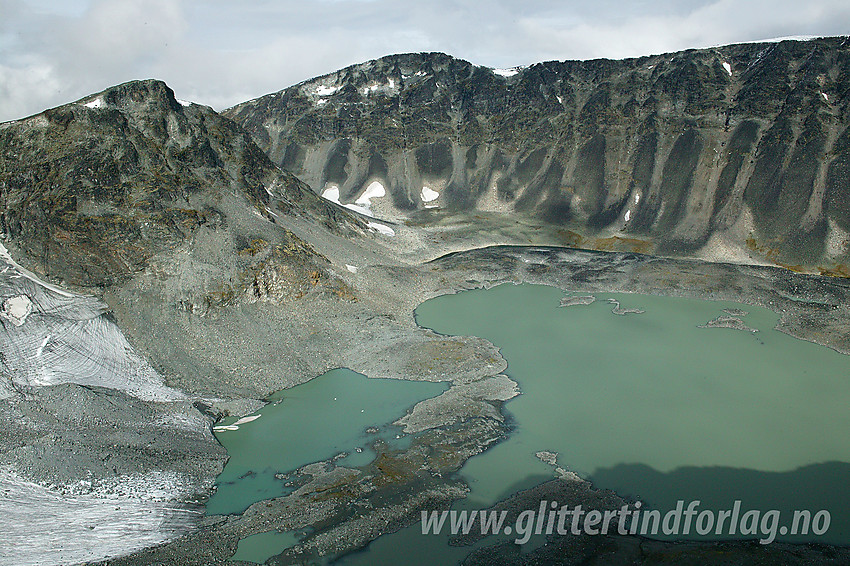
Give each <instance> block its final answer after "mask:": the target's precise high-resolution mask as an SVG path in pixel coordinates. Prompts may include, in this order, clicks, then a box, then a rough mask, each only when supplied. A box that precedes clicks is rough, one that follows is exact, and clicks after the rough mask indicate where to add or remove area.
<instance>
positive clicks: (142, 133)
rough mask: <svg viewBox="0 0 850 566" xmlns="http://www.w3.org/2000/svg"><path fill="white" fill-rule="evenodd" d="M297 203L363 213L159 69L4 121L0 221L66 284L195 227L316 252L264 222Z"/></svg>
mask: <svg viewBox="0 0 850 566" xmlns="http://www.w3.org/2000/svg"><path fill="white" fill-rule="evenodd" d="M251 211H253V214H252V213H251ZM299 214H300V215H307V216H309V217H310V218H311V220H318V222H319V223H322V224H324V225H325V226H326V227H328V228H331V229H333V230H335V231H346V230H350V229H352V228H353V227H355V226H357V225H359V221H357V220H356V219H354V218H353V217H351V216H350V215H348V214H346V213H344V212H341V211H339V210H338V209H337V208H335V207H333V206H332V205H330V204H328V203H326V202H325V201H323V200H322V199H320V198H318V197H317V196H316V195H314V194H313V193H312V192H311V191H310V190H309V189H308V188H307V187H306V186H305V185H304V184H303V183H302V182H300V181H299V180H298V179H296V178H295V177H294V176H292V175H291V174H290V173H288V172H285V171H281V170H280V169H279V168H278V167H276V166H275V165H274V164H272V162H271V161H269V159H268V157H266V155H265V154H264V153H263V152H262V151H261V150H260V149H259V148H258V147H257V146H256V145H255V144H254V142H253V141H252V140H251V138H250V136H248V135H247V134H246V133H245V132H244V131H243V130H242V129H241V128H240V127H239V126H237V125H236V124H234V123H233V122H231V121H230V120H227V119H226V118H223V117H221V116H220V115H219V114H217V113H215V112H214V111H213V110H212V109H210V108H207V107H204V106H199V105H196V104H190V103H185V102H180V101H178V100H177V99H175V97H174V93H173V92H172V91H171V89H170V88H168V87H167V86H166V85H165V84H164V83H162V82H159V81H154V80H148V81H136V82H131V83H126V84H122V85H119V86H116V87H113V88H110V89H107V90H106V91H103V92H102V93H100V94H96V95H92V96H89V97H87V98H84V99H82V100H81V101H79V102H77V103H73V104H68V105H65V106H61V107H59V108H54V109H52V110H47V111H45V112H43V113H41V114H38V115H36V116H33V117H31V118H27V119H24V120H19V121H15V122H8V123H4V124H2V125H0V231H2V232H3V234H4V235H5V238H6V239H7V240H8V241H10V242H11V243H12V244H14V245H15V246H17V247H18V248H19V249H20V251H22V252H23V254H24V256H25V257H26V258H27V259H28V260H29V262H30V264H31V266H32V267H33V268H34V269H35V270H36V271H38V272H40V273H42V274H46V275H48V276H51V277H54V278H58V279H62V280H64V281H65V282H66V283H69V284H73V285H77V286H82V287H91V286H107V285H110V284H113V283H120V282H121V281H123V280H125V279H126V278H127V277H129V276H131V275H132V274H133V273H136V272H138V271H140V270H142V269H144V267H145V266H146V265H147V264H148V262H149V261H150V260H151V258H152V257H154V256H156V255H157V254H159V253H162V252H173V251H174V250H176V249H177V248H178V247H179V246H181V245H183V244H186V245H189V244H190V243H191V242H192V240H193V236H194V235H195V234H196V233H197V230H198V229H199V228H200V227H206V228H207V229H210V230H219V231H222V232H227V233H228V234H229V235H228V237H227V238H226V240H227V241H228V242H229V244H228V246H230V245H232V247H233V252H234V255H236V256H237V257H239V256H238V254H237V252H239V250H240V249H242V248H245V249H247V248H248V247H250V243H249V242H250V241H251V240H257V239H261V238H264V241H266V242H267V243H268V246H266V247H267V248H268V249H269V250H270V249H273V248H274V247H275V246H277V245H280V246H283V248H284V249H289V248H291V249H298V250H300V251H301V252H303V253H302V254H301V255H302V256H303V257H302V259H303V260H304V261H305V262H307V263H312V262H313V260H314V259H315V255H316V254H314V253H312V252H309V246H308V245H306V244H304V243H303V242H301V241H300V240H298V239H297V238H296V237H295V236H294V235H293V234H291V233H287V231H285V230H281V229H278V230H274V231H270V230H269V229H268V228H267V227H265V225H267V224H270V222H269V221H271V222H274V221H275V216H276V215H290V216H293V215H299ZM242 216H245V217H246V218H247V219H248V220H240V221H239V222H232V221H231V220H232V219H233V218H232V217H240V218H241V217H242ZM252 224H256V225H257V226H256V227H254V226H252ZM267 233H268V234H270V235H267V236H264V237H263V236H262V235H263V234H267ZM254 247H256V246H254ZM265 253H266V255H268V254H269V253H271V252H269V251H268V250H266V252H265ZM243 255H245V254H243ZM260 255H263V254H260ZM250 256H251V257H255V256H256V254H250ZM246 269H247V267H246Z"/></svg>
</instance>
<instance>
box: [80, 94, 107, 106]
mask: <svg viewBox="0 0 850 566" xmlns="http://www.w3.org/2000/svg"><path fill="white" fill-rule="evenodd" d="M83 106H85V107H86V108H103V107H104V106H106V103H105V102H104V101H103V98H102V97H100V96H98V97H97V98H95V99H94V100H92V101H91V102H86V103H85V104H83Z"/></svg>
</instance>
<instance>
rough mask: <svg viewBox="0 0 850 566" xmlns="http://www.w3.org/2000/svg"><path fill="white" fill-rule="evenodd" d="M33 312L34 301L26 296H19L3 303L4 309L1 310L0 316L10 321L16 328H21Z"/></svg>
mask: <svg viewBox="0 0 850 566" xmlns="http://www.w3.org/2000/svg"><path fill="white" fill-rule="evenodd" d="M31 312H32V301H31V300H30V298H29V297H27V296H26V295H17V296H15V297H9V298H8V299H6V300H5V301H3V308H2V310H0V316H2V317H3V318H5V319H7V320H9V321H10V322H11V323H12V324H14V325H15V326H21V325H23V324H24V322H26V320H27V317H28V316H29V315H30V313H31Z"/></svg>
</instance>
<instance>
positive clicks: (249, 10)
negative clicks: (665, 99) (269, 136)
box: [0, 0, 850, 121]
mask: <svg viewBox="0 0 850 566" xmlns="http://www.w3.org/2000/svg"><path fill="white" fill-rule="evenodd" d="M848 33H850V2H848V1H847V0H808V1H801V0H772V1H769V0H755V1H748V0H635V1H631V2H629V1H623V2H615V1H613V0H583V1H581V2H573V1H561V2H557V1H551V0H494V1H486V0H418V1H407V0H298V1H296V0H277V1H274V0H244V1H241V2H238V1H236V0H211V1H203V2H202V1H200V0H90V1H86V0H43V1H36V0H0V121H3V120H10V119H15V118H21V117H24V116H28V115H30V114H34V113H37V112H40V111H42V110H44V109H45V108H49V107H52V106H57V105H59V104H63V103H65V102H70V101H73V100H76V99H79V98H81V97H83V96H85V95H87V94H90V93H93V92H98V91H100V90H103V89H104V88H106V87H108V86H111V85H115V84H118V83H121V82H124V81H128V80H132V79H143V78H158V79H162V80H164V81H165V82H167V83H168V84H169V85H170V86H171V87H172V88H173V89H174V90H175V92H176V94H177V96H178V97H179V98H183V99H187V100H193V101H195V102H200V103H203V104H208V105H210V106H212V107H214V108H216V109H218V110H222V109H224V108H227V107H229V106H232V105H233V104H236V103H237V102H241V101H244V100H248V99H251V98H255V97H257V96H261V95H263V94H266V93H269V92H274V91H277V90H280V89H282V88H285V87H287V86H290V85H293V84H296V83H298V82H301V81H303V80H306V79H309V78H313V77H315V76H318V75H322V74H325V73H328V72H331V71H334V70H336V69H339V68H341V67H344V66H346V65H350V64H352V63H358V62H362V61H367V60H369V59H373V58H376V57H380V56H382V55H388V54H392V53H403V52H410V51H443V52H446V53H449V54H451V55H454V56H456V57H460V58H462V59H466V60H468V61H471V62H473V63H476V64H480V65H487V66H491V67H511V66H515V65H523V64H530V63H535V62H538V61H547V60H553V59H558V60H564V59H588V58H596V57H608V58H622V57H632V56H639V55H649V54H655V53H664V52H669V51H676V50H680V49H685V48H689V47H707V46H713V45H723V44H727V43H736V42H742V41H753V40H759V39H766V38H773V37H781V36H797V35H846V34H848Z"/></svg>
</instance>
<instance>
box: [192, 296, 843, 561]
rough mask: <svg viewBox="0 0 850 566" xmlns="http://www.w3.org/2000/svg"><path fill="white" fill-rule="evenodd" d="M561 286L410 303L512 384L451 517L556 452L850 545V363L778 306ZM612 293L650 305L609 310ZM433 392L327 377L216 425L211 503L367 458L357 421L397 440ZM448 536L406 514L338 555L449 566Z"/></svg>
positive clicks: (601, 472)
mask: <svg viewBox="0 0 850 566" xmlns="http://www.w3.org/2000/svg"><path fill="white" fill-rule="evenodd" d="M576 295H581V293H576ZM564 296H565V294H564V292H563V291H561V290H559V289H555V288H552V287H546V286H534V285H511V284H506V285H501V286H499V287H496V288H493V289H489V290H483V289H481V290H472V291H464V292H461V293H458V294H456V295H445V296H441V297H437V298H435V299H432V300H429V301H426V302H425V303H423V304H422V305H420V306H419V307H418V308H417V309H416V319H417V322H418V323H419V324H420V325H421V326H424V327H428V328H431V329H433V330H434V331H436V332H439V333H441V334H446V335H476V336H480V337H483V338H486V339H487V340H489V341H491V342H492V343H493V344H495V345H496V346H498V347H499V348H500V349H501V353H502V355H503V356H504V357H505V359H506V360H507V361H508V368H507V370H506V373H507V374H508V375H509V376H510V377H511V378H512V379H514V380H515V381H516V382H517V383H518V384H519V387H520V390H521V391H522V394H521V395H520V396H518V397H516V398H514V399H512V400H510V401H508V402H507V403H506V404H505V406H504V410H505V411H506V413H507V416H508V422H509V423H510V426H511V427H512V430H511V433H510V435H509V437H508V439H507V440H505V441H503V442H501V443H499V444H497V445H495V446H493V447H491V448H489V449H488V450H486V451H485V452H484V453H483V454H480V455H478V456H475V457H473V458H471V459H470V460H469V461H468V462H467V463H466V465H465V466H464V467H463V468H462V469H461V471H460V473H461V475H462V477H463V478H464V479H465V480H466V481H467V482H468V484H469V485H470V488H471V492H470V495H469V497H468V498H467V499H466V500H464V501H461V502H458V503H457V504H456V505H455V508H456V509H483V508H486V507H488V506H490V505H492V504H494V503H495V502H497V501H498V500H500V499H502V498H504V497H506V496H508V495H510V494H512V493H515V492H516V491H518V490H520V489H523V488H527V487H531V486H533V485H537V484H539V483H541V482H543V481H547V480H549V479H551V478H552V477H554V475H555V472H554V468H553V466H551V465H549V464H547V463H544V462H542V461H541V460H540V459H539V458H537V457H536V456H535V453H537V452H539V451H549V452H554V453H557V455H558V457H557V465H558V466H560V467H561V468H563V469H565V470H568V471H571V472H574V473H576V474H578V475H579V476H581V477H583V478H586V479H589V480H590V481H592V482H593V483H594V485H595V486H596V487H599V488H610V489H614V490H615V491H617V492H618V493H620V494H621V495H624V496H628V497H631V498H633V499H635V500H640V501H642V502H643V503H644V505H645V507H650V508H656V509H659V510H662V511H666V510H669V509H673V508H674V507H675V505H676V502H677V501H678V500H684V501H685V502H689V501H693V500H700V502H701V505H700V509H701V510H704V509H716V510H722V509H729V508H731V507H732V505H733V503H734V501H736V500H740V501H741V506H742V508H743V509H745V510H746V509H759V510H761V511H767V510H773V509H776V510H780V511H781V512H782V513H783V519H787V516H786V515H785V514H786V513H788V514H789V515H790V513H791V512H792V510H798V509H806V510H811V511H812V513H814V512H816V511H818V510H822V509H825V510H828V511H829V512H830V514H831V525H830V528H829V530H828V532H827V533H825V534H824V535H823V536H819V537H813V536H811V535H809V536H807V537H796V538H795V537H791V536H788V537H783V536H781V535H780V536H777V540H790V541H801V540H817V541H820V542H828V543H837V544H850V517H848V510H850V490H848V489H846V486H847V484H848V480H850V441H848V437H847V432H848V431H850V411H848V401H849V400H850V379H848V377H850V357H848V356H844V355H842V354H839V353H837V352H835V351H832V350H830V349H828V348H825V347H822V346H819V345H816V344H812V343H809V342H805V341H802V340H798V339H796V338H793V337H791V336H788V335H786V334H784V333H782V332H779V331H777V330H774V327H775V325H776V323H777V320H778V316H777V315H776V314H775V313H773V312H771V311H769V310H767V309H763V308H759V307H752V306H748V305H742V304H738V303H731V302H721V301H703V300H696V299H685V298H671V297H657V296H647V295H635V294H612V293H597V294H595V297H596V301H595V302H593V303H591V304H587V305H582V304H579V305H573V306H568V307H559V303H560V300H561V299H562V298H563V297H564ZM608 299H613V300H616V301H618V302H619V303H620V305H621V307H622V308H624V309H639V310H642V311H644V312H643V313H641V314H637V313H630V314H625V315H617V314H614V312H612V311H613V309H614V306H615V305H614V304H612V303H609V302H608ZM734 309H740V310H743V311H747V314H746V315H739V318H740V319H741V320H742V321H743V322H744V323H745V324H746V325H747V326H748V327H750V328H752V329H756V330H758V332H749V331H743V330H736V329H731V328H700V326H702V325H705V324H706V323H707V322H709V321H711V320H714V319H716V318H717V317H719V316H726V315H727V313H725V312H724V310H730V311H731V310H734ZM444 389H445V385H443V384H434V383H416V382H405V381H396V380H383V379H367V378H365V377H363V376H359V375H358V374H354V373H353V372H349V371H347V370H335V371H333V372H329V373H328V374H326V375H325V376H322V377H319V378H317V379H315V380H313V381H310V382H308V383H306V384H304V385H301V386H298V387H295V388H293V389H290V390H286V391H284V392H282V393H281V394H279V397H277V398H275V399H273V403H272V404H270V405H269V406H267V407H266V408H264V409H263V410H261V411H259V413H260V414H262V416H261V417H260V418H259V419H257V420H255V421H253V422H250V423H247V424H243V425H240V426H239V430H237V431H223V432H221V433H218V438H219V439H220V440H221V442H222V443H223V444H224V446H225V447H226V448H227V450H228V453H229V454H230V456H231V460H230V462H228V464H227V467H226V468H225V470H224V472H223V473H222V475H221V476H220V477H219V480H218V492H217V493H216V494H215V496H214V497H213V498H212V499H211V500H210V504H209V506H208V513H238V512H241V511H242V510H244V509H245V508H247V507H248V505H250V504H251V503H253V502H256V501H260V500H262V499H266V498H269V497H277V496H280V495H282V494H284V493H286V492H287V488H286V487H285V485H284V481H283V480H279V479H277V478H276V477H275V474H276V473H281V472H288V471H291V470H294V469H296V468H298V467H300V466H302V465H304V464H307V463H310V462H314V461H318V460H323V459H327V458H330V457H332V456H334V454H338V453H340V452H349V453H352V457H354V458H355V459H354V460H352V461H346V462H345V463H348V464H350V465H359V464H365V463H367V462H368V461H369V460H370V458H371V457H372V455H371V454H369V453H368V451H364V452H363V453H360V454H357V453H354V452H353V450H354V448H355V447H363V448H364V450H365V448H366V446H368V444H369V442H370V439H371V438H374V436H375V435H370V434H368V433H366V432H364V431H365V430H366V429H367V427H370V426H379V427H381V428H380V432H379V433H377V434H379V435H381V434H383V435H385V436H386V438H387V439H388V440H390V441H393V440H395V441H398V442H402V441H403V440H404V439H403V438H402V439H395V436H396V435H397V434H398V429H395V428H394V427H387V426H386V423H390V422H392V421H394V420H395V419H397V418H398V417H400V416H401V415H403V414H404V412H405V410H406V409H407V408H409V407H410V406H412V405H413V404H415V403H416V402H417V401H419V400H421V399H424V398H426V397H432V396H435V395H438V394H439V393H441V392H442V391H443V390H444ZM224 424H227V423H224ZM358 458H359V459H358ZM447 538H448V537H446V536H433V535H428V536H423V535H422V534H421V526H420V525H419V524H416V525H413V526H411V527H409V528H406V529H403V530H402V531H400V532H398V533H395V534H390V535H385V536H383V537H380V538H379V539H377V540H376V541H374V542H373V543H372V544H371V545H370V546H369V547H368V549H367V550H365V551H363V552H359V553H356V554H353V555H350V556H346V557H344V558H343V559H342V560H340V561H338V562H339V563H341V564H369V565H379V564H397V563H398V559H399V552H402V556H404V557H405V562H406V563H409V564H417V562H416V561H417V560H419V561H420V562H419V563H421V564H456V563H458V562H459V561H460V560H462V558H463V557H464V556H465V555H466V554H467V553H468V552H469V550H471V549H469V548H463V547H461V548H457V547H450V546H448V544H447ZM689 538H695V537H689ZM696 538H698V537H696ZM749 538H758V537H749ZM296 540H297V539H296V538H295V535H294V534H292V533H265V534H263V535H262V536H255V537H249V538H246V539H244V540H243V541H242V542H241V543H240V552H239V553H238V554H237V555H238V556H240V557H241V558H245V557H247V558H248V559H253V560H254V561H257V562H262V561H264V560H265V559H266V558H268V557H270V556H273V555H275V554H277V553H280V552H282V551H283V550H284V549H285V548H286V547H288V546H291V545H292V544H294V542H295V541H296Z"/></svg>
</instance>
